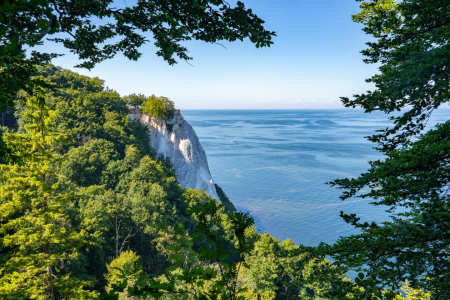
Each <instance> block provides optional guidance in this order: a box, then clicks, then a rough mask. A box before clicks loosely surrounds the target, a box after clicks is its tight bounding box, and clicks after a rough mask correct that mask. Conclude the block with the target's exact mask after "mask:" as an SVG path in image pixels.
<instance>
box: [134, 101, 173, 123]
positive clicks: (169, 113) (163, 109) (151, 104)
mask: <svg viewBox="0 0 450 300" xmlns="http://www.w3.org/2000/svg"><path fill="white" fill-rule="evenodd" d="M142 110H143V111H144V112H145V113H147V114H149V115H152V116H155V117H156V118H158V119H160V120H162V121H168V120H170V119H172V118H173V114H174V113H175V104H174V103H173V101H172V100H170V99H169V98H167V97H162V96H161V97H156V96H155V95H151V96H150V97H148V98H147V100H146V101H145V102H144V107H143V108H142Z"/></svg>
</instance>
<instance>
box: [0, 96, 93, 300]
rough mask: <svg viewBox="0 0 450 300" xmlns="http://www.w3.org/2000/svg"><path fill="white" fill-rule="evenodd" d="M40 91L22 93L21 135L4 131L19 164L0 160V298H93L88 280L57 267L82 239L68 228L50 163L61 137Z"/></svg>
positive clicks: (62, 196) (63, 202) (56, 160)
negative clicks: (23, 130)
mask: <svg viewBox="0 0 450 300" xmlns="http://www.w3.org/2000/svg"><path fill="white" fill-rule="evenodd" d="M42 97H45V91H44V90H42V89H37V91H36V92H35V94H34V96H32V97H28V98H27V107H28V109H27V110H26V111H25V116H26V117H27V118H28V119H29V120H30V122H31V123H30V124H28V125H27V126H26V127H25V128H26V130H27V133H26V134H14V133H9V132H7V133H5V135H4V137H3V138H4V141H5V143H6V145H7V146H8V147H10V149H13V151H14V155H16V157H19V158H20V160H21V164H13V163H11V162H10V163H9V164H2V165H0V170H1V177H0V180H1V183H2V185H1V187H0V220H1V223H0V224H1V225H0V241H1V244H2V246H3V247H4V248H3V249H2V250H3V251H2V252H3V253H5V254H6V255H4V256H3V257H2V260H1V262H0V263H1V264H0V271H1V273H0V274H1V276H0V297H1V298H2V299H30V298H31V299H36V298H39V299H55V298H56V297H57V296H60V297H64V298H67V297H69V298H85V299H86V298H90V297H93V294H91V293H90V292H88V291H85V290H83V287H85V286H88V285H89V282H86V281H82V280H79V279H76V278H72V277H71V276H70V274H63V273H61V272H60V271H59V272H58V271H57V270H55V268H56V269H59V270H61V269H63V262H64V260H67V258H68V256H69V254H70V253H74V252H76V251H77V248H78V247H80V246H81V245H82V244H83V239H84V236H83V233H77V232H75V231H74V230H72V229H71V226H70V222H69V219H68V216H67V215H66V214H65V213H64V206H65V205H66V204H67V203H68V202H69V200H70V197H69V196H70V195H67V194H60V193H57V188H58V181H57V177H56V171H55V166H56V165H58V164H59V163H60V162H61V160H62V158H63V157H61V156H59V155H58V153H57V151H58V150H59V145H60V144H61V142H62V140H63V138H64V136H63V135H61V134H59V133H57V132H55V131H54V128H52V127H53V125H52V120H53V119H54V118H55V114H56V112H55V111H51V110H49V109H48V107H47V106H45V105H44V104H43V102H44V101H43V100H42Z"/></svg>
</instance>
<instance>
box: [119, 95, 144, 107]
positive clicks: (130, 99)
mask: <svg viewBox="0 0 450 300" xmlns="http://www.w3.org/2000/svg"><path fill="white" fill-rule="evenodd" d="M122 100H123V101H125V102H126V103H127V104H128V105H129V106H130V107H134V108H139V106H141V105H142V104H143V103H144V102H145V101H146V100H147V97H145V95H143V94H135V93H133V94H131V95H127V96H124V97H122Z"/></svg>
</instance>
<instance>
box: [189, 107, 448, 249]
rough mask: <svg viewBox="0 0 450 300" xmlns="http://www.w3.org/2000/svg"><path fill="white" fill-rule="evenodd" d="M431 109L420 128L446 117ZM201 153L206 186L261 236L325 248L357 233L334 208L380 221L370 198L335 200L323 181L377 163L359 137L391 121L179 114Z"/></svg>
mask: <svg viewBox="0 0 450 300" xmlns="http://www.w3.org/2000/svg"><path fill="white" fill-rule="evenodd" d="M449 112H450V110H438V111H436V112H435V113H434V115H433V118H432V120H430V122H429V123H428V126H429V128H431V127H433V126H432V125H433V124H435V123H437V122H445V121H446V120H448V115H449ZM181 113H182V115H183V116H184V117H185V118H186V120H187V121H188V122H189V124H191V125H192V126H193V128H194V129H195V131H196V133H197V135H198V137H199V138H200V142H201V144H202V146H203V149H204V150H205V151H206V154H207V156H208V163H209V168H210V171H211V175H212V177H213V179H214V181H215V182H216V183H217V184H218V185H220V186H221V187H222V188H223V190H224V191H225V193H226V194H227V195H228V196H229V198H230V199H231V201H232V202H233V203H234V204H235V205H236V207H237V208H238V209H240V210H244V211H249V212H250V213H251V215H252V216H253V217H254V218H255V220H256V227H257V229H258V230H260V231H261V232H264V231H267V232H268V233H270V234H271V235H274V236H276V237H277V238H279V239H281V240H284V239H288V238H290V239H291V240H293V241H294V242H295V243H297V244H303V245H309V246H316V245H318V244H319V243H320V242H322V241H323V242H326V243H333V242H334V241H336V240H337V239H338V238H339V236H346V235H351V234H354V233H357V231H355V229H353V227H351V226H350V225H348V224H346V223H345V222H344V221H343V220H342V219H341V218H340V217H339V212H340V211H341V210H342V211H344V212H346V213H356V214H358V216H359V217H361V220H363V221H369V222H370V221H377V222H380V221H383V220H386V219H387V213H385V211H384V209H385V208H383V207H374V206H372V205H369V204H368V202H370V200H361V199H353V200H346V201H344V202H342V201H341V200H340V199H339V195H340V191H339V190H336V189H334V188H332V187H330V186H329V185H326V184H325V182H329V181H332V180H334V179H337V178H345V177H352V176H353V177H356V176H358V175H359V174H361V173H362V172H365V171H366V170H367V169H368V164H367V162H368V161H370V160H376V159H379V158H382V156H381V155H380V153H378V152H377V151H375V150H374V149H373V148H372V147H374V146H375V144H373V143H370V142H369V141H367V140H366V139H364V136H367V135H372V134H373V133H374V131H375V130H377V129H383V128H386V127H387V126H389V125H390V124H391V121H389V120H388V117H387V116H386V115H385V114H382V113H372V114H364V113H363V111H362V110H359V109H342V110H183V111H182V112H181Z"/></svg>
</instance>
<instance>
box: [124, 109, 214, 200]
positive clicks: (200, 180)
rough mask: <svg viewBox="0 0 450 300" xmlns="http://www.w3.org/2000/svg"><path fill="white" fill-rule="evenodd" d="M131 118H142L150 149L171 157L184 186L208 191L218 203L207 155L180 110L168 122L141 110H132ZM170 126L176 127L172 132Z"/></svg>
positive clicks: (179, 180)
mask: <svg viewBox="0 0 450 300" xmlns="http://www.w3.org/2000/svg"><path fill="white" fill-rule="evenodd" d="M130 119H131V120H136V119H139V120H140V121H141V123H142V124H144V125H146V126H147V127H148V128H149V130H150V146H151V147H152V148H153V149H155V150H156V153H158V154H159V155H163V156H165V157H169V158H170V161H171V162H172V164H173V167H174V170H175V173H176V174H177V180H178V182H179V183H180V184H181V186H182V187H184V188H186V189H189V188H193V189H202V190H205V192H206V193H207V194H208V195H210V196H212V197H214V198H215V199H217V200H219V196H218V195H217V192H216V187H215V186H214V182H213V180H212V177H211V173H210V172H209V167H208V161H207V159H206V153H205V151H204V150H203V148H202V146H201V145H200V141H199V139H198V137H197V134H196V133H195V131H194V129H193V128H192V126H191V125H189V123H188V122H186V120H185V119H184V118H183V116H182V115H181V114H180V112H179V111H176V112H175V114H174V117H173V118H172V119H171V120H168V121H167V122H162V121H160V120H158V119H156V118H155V117H153V116H147V115H145V114H143V113H142V112H141V111H139V110H131V111H130ZM166 124H167V125H166ZM168 126H169V127H172V126H173V127H172V130H171V132H169V131H168V128H167V127H168Z"/></svg>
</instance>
